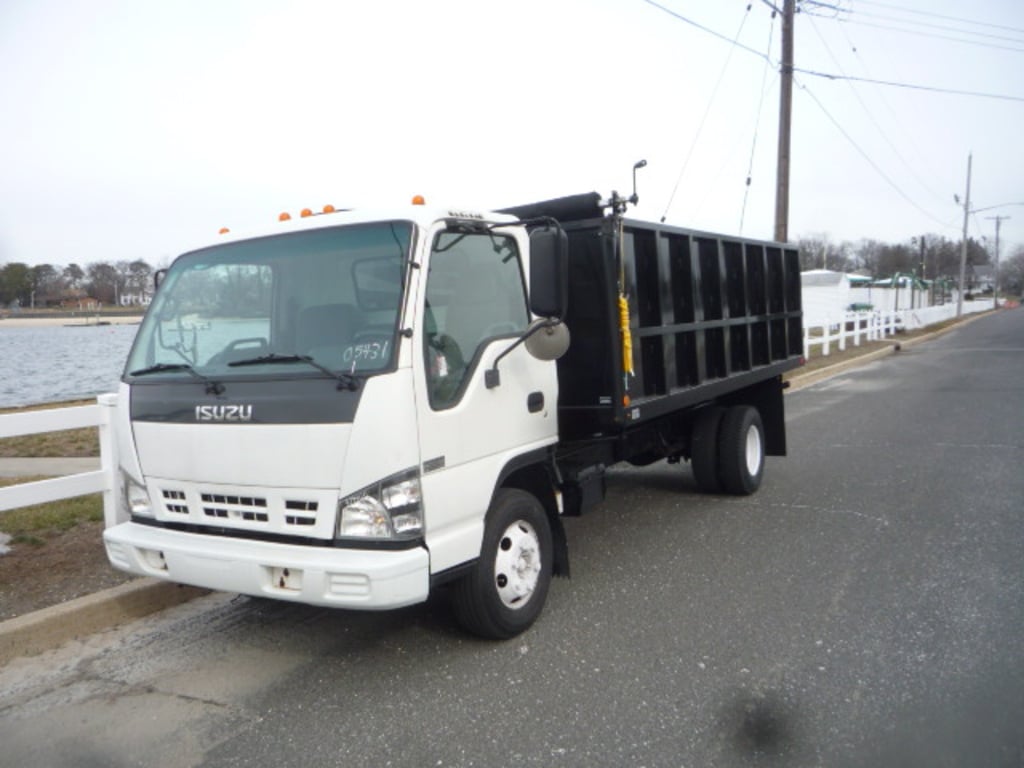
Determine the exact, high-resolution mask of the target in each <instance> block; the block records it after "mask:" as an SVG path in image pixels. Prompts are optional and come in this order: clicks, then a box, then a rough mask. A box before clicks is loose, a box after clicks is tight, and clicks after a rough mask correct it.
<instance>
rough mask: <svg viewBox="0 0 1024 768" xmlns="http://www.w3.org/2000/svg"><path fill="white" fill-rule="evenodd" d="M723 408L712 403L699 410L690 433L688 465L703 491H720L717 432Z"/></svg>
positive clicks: (698, 486) (723, 411)
mask: <svg viewBox="0 0 1024 768" xmlns="http://www.w3.org/2000/svg"><path fill="white" fill-rule="evenodd" d="M724 413H725V410H724V409H723V408H720V407H718V406H717V405H712V406H709V407H707V408H705V409H704V410H702V411H701V412H700V414H699V415H698V416H697V419H696V421H695V422H694V423H693V431H692V432H691V433H690V467H691V469H692V470H693V479H694V481H696V483H697V488H698V489H700V490H701V491H703V492H704V493H720V492H721V491H722V481H721V480H720V479H719V472H718V452H719V451H718V433H719V431H720V427H721V423H722V416H723V414H724Z"/></svg>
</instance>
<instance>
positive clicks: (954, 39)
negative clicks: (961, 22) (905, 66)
mask: <svg viewBox="0 0 1024 768" xmlns="http://www.w3.org/2000/svg"><path fill="white" fill-rule="evenodd" d="M807 15H808V16H818V17H820V18H829V19H835V20H836V21H838V22H840V23H841V24H859V25H860V26H862V27H871V28H873V29H884V30H886V31H889V32H902V33H903V34H906V35H916V36H918V37H930V38H933V39H936V40H949V41H951V42H954V43H963V44H964V45H975V46H979V47H981V48H989V49H993V50H999V51H1012V52H1014V53H1024V48H1014V47H1012V46H1009V45H996V44H994V43H986V42H982V41H980V40H965V39H963V38H962V37H953V36H951V35H937V34H935V33H934V32H919V31H917V30H913V29H905V28H902V27H893V26H887V25H885V24H874V23H872V22H870V21H857V20H856V19H849V18H846V19H840V18H838V17H835V16H825V15H824V14H820V13H819V14H815V13H809V12H808V13H807ZM1022 42H1024V41H1022Z"/></svg>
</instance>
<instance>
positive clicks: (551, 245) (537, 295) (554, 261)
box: [530, 224, 569, 320]
mask: <svg viewBox="0 0 1024 768" xmlns="http://www.w3.org/2000/svg"><path fill="white" fill-rule="evenodd" d="M568 303H569V237H568V235H566V234H565V230H564V229H562V228H561V227H559V226H558V225H557V224H544V225H542V226H540V227H537V228H536V229H534V230H533V231H532V232H531V233H530V310H531V311H532V312H533V314H535V315H539V316H540V317H547V318H558V319H559V320H561V319H562V318H563V317H564V316H565V310H566V307H567V305H568Z"/></svg>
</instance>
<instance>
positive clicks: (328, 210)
mask: <svg viewBox="0 0 1024 768" xmlns="http://www.w3.org/2000/svg"><path fill="white" fill-rule="evenodd" d="M324 213H334V206H333V205H331V204H330V203H328V204H327V205H325V206H324Z"/></svg>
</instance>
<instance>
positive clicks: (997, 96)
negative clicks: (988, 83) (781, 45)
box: [793, 67, 1024, 102]
mask: <svg viewBox="0 0 1024 768" xmlns="http://www.w3.org/2000/svg"><path fill="white" fill-rule="evenodd" d="M793 71H794V72H799V73H801V74H803V75H811V76H812V77H823V78H825V79H826V80H853V81H854V82H858V83H874V84H875V85H888V86H891V87H893V88H909V89H910V90H915V91H930V92H932V93H949V94H952V95H954V96H976V97H978V98H983V99H1002V100H1004V101H1022V102H1024V96H1011V95H1009V94H1005V93H985V92H983V91H966V90H960V89H958V88H942V87H940V86H934V85H920V84H917V83H899V82H896V81H894V80H876V79H874V78H871V77H856V76H854V75H836V74H832V73H829V72H818V71H817V70H813V69H803V68H801V67H794V68H793Z"/></svg>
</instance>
